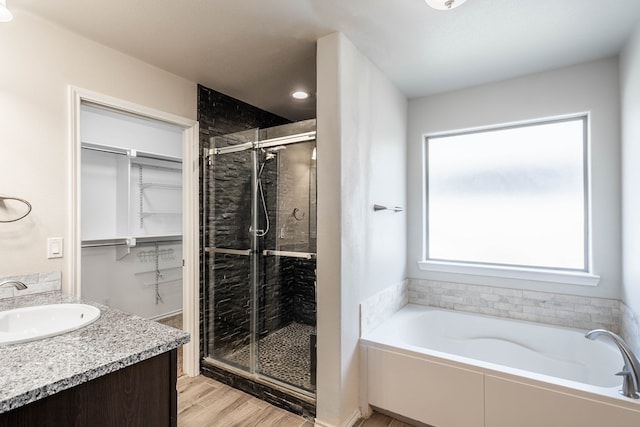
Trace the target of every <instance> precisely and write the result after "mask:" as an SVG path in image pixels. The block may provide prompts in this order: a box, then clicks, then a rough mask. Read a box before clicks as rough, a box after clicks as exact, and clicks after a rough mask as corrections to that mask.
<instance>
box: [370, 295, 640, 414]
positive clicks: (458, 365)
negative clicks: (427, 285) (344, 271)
mask: <svg viewBox="0 0 640 427" xmlns="http://www.w3.org/2000/svg"><path fill="white" fill-rule="evenodd" d="M585 332H586V331H581V330H577V329H570V328H563V327H556V326H549V325H542V324H537V323H531V322H524V321H517V320H510V319H504V318H497V317H490V316H483V315H476V314H469V313H462V312H457V311H450V310H442V309H436V308H432V307H425V306H419V305H413V304H409V305H407V306H405V307H404V308H403V309H401V310H400V311H399V312H397V313H396V314H395V315H394V316H392V318H391V319H389V320H388V321H387V322H385V323H384V324H383V325H381V326H380V327H378V328H377V329H376V330H374V331H373V332H372V333H370V334H369V335H368V336H365V337H362V339H361V350H362V364H363V367H364V368H365V370H366V375H364V377H365V378H366V384H365V387H364V388H365V390H366V394H367V401H368V403H369V404H370V405H372V406H374V407H376V408H379V409H383V410H386V411H389V412H393V413H395V414H398V415H402V416H404V417H407V418H410V419H413V420H416V421H420V422H422V423H426V424H429V425H433V426H436V427H529V426H530V427H540V426H545V427H554V426H558V427H572V426H576V427H577V426H580V427H601V426H608V425H611V426H615V427H627V426H628V427H640V402H639V401H638V400H633V399H629V398H626V397H623V396H620V395H619V393H618V390H619V389H620V384H621V383H622V380H621V378H620V377H617V376H615V375H614V374H615V373H616V372H618V371H619V370H620V368H621V367H622V365H623V361H622V357H621V356H620V352H619V351H618V349H617V348H616V347H615V346H614V345H612V344H610V343H608V342H603V341H600V340H598V341H591V340H588V339H586V338H584V334H585Z"/></svg>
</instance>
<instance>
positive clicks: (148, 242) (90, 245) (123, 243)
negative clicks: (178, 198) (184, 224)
mask: <svg viewBox="0 0 640 427" xmlns="http://www.w3.org/2000/svg"><path fill="white" fill-rule="evenodd" d="M156 243H159V244H163V243H182V239H173V240H145V241H139V240H138V241H137V242H136V244H135V246H141V245H153V244H156ZM103 246H127V241H126V240H123V241H117V242H115V241H114V242H100V243H83V244H82V245H81V246H80V247H82V248H99V247H103ZM135 246H132V247H135Z"/></svg>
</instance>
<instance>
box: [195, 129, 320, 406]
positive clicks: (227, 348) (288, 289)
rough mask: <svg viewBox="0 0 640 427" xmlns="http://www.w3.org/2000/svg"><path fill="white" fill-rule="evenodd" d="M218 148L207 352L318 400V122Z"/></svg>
mask: <svg viewBox="0 0 640 427" xmlns="http://www.w3.org/2000/svg"><path fill="white" fill-rule="evenodd" d="M211 142H212V147H213V148H212V149H211V150H208V151H207V153H206V155H207V157H206V158H207V159H208V160H205V162H206V163H205V164H204V165H203V166H204V167H203V170H204V173H203V189H202V191H203V195H204V197H203V227H204V231H203V242H202V246H203V247H204V248H205V251H204V262H203V266H204V269H205V271H203V278H205V283H204V295H203V312H204V331H203V339H204V342H205V349H204V350H205V356H206V357H207V360H209V361H212V362H214V363H217V364H219V363H222V364H223V365H230V366H233V367H235V368H239V369H241V370H243V371H245V372H246V373H247V374H249V376H250V378H253V379H255V378H258V379H261V380H265V381H269V382H275V383H277V384H279V385H280V386H285V387H288V388H292V389H295V390H296V391H298V392H303V393H307V394H310V395H312V394H313V393H314V391H315V334H316V332H315V326H316V296H315V277H316V274H315V268H316V267H315V252H316V249H315V248H316V235H315V230H316V182H315V179H316V172H315V171H316V168H315V120H311V121H307V122H299V123H294V124H291V125H285V126H278V127H274V128H269V129H262V130H258V129H253V130H248V131H244V132H239V133H234V134H229V135H224V136H219V137H214V138H212V139H211ZM223 368H224V367H223Z"/></svg>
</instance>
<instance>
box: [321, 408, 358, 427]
mask: <svg viewBox="0 0 640 427" xmlns="http://www.w3.org/2000/svg"><path fill="white" fill-rule="evenodd" d="M359 419H360V410H359V409H356V410H355V411H354V413H353V414H351V416H350V417H349V418H348V419H347V421H345V422H344V423H343V424H341V425H340V424H332V423H330V422H328V421H323V420H319V419H317V418H316V419H315V423H314V426H315V427H352V426H354V425H355V423H356V422H357V421H358V420H359Z"/></svg>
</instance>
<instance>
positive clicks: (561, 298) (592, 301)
mask: <svg viewBox="0 0 640 427" xmlns="http://www.w3.org/2000/svg"><path fill="white" fill-rule="evenodd" d="M407 303H411V304H420V305H429V306H433V307H440V308H446V309H449V310H459V311H467V312H472V313H480V314H487V315H490V316H498V317H507V318H510V319H518V320H528V321H531V322H538V323H547V324H551V325H557V326H568V327H572V328H579V329H584V330H589V329H596V328H604V329H608V330H610V331H612V332H615V333H617V334H620V335H621V336H622V337H623V338H624V339H625V341H626V342H627V343H628V344H629V346H630V347H631V349H632V350H633V351H634V352H635V353H636V354H640V315H639V314H638V313H635V312H634V311H633V310H631V309H630V308H629V307H628V306H627V305H625V304H624V303H623V302H620V301H618V300H614V299H608V298H595V297H584V296H578V295H566V294H556V293H551V292H537V291H528V290H522V289H510V288H498V287H493V286H482V285H468V284H464V283H453V282H442V281H436V280H424V279H407V280H404V281H402V282H401V283H398V284H396V285H393V286H389V287H388V288H386V289H384V290H382V291H381V292H379V293H377V294H375V295H373V296H372V297H370V298H368V299H367V300H365V301H363V302H362V304H360V336H363V335H366V334H367V333H369V332H371V331H372V330H374V329H375V328H376V327H378V326H379V325H380V324H382V323H383V322H384V321H385V320H387V319H388V318H389V317H391V316H392V315H393V314H394V313H395V312H396V311H398V310H399V309H401V308H402V307H403V306H404V305H405V304H407Z"/></svg>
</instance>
